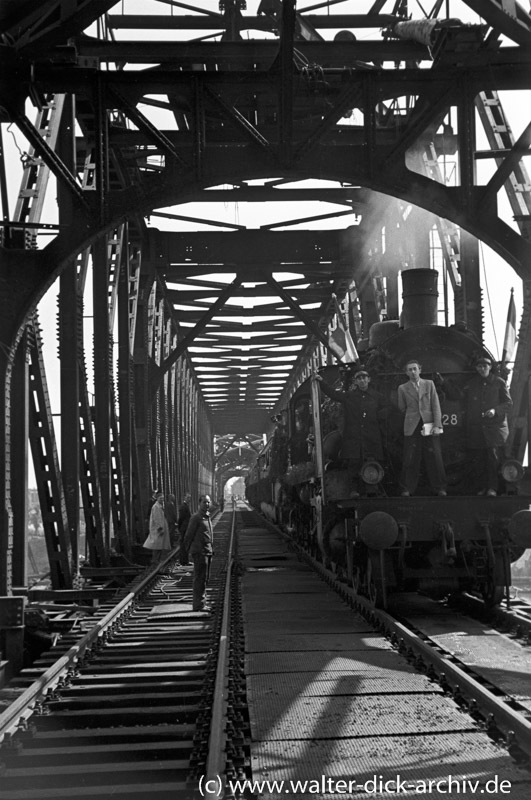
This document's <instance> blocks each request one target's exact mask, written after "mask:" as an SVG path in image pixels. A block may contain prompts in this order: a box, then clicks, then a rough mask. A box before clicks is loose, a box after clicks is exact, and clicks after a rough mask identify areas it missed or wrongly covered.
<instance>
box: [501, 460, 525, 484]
mask: <svg viewBox="0 0 531 800" xmlns="http://www.w3.org/2000/svg"><path fill="white" fill-rule="evenodd" d="M501 474H502V478H503V480H504V481H507V483H517V482H518V481H521V480H522V478H523V476H524V468H523V467H522V465H521V464H520V462H519V461H515V459H514V458H510V459H508V460H507V461H504V462H503V464H502V468H501Z"/></svg>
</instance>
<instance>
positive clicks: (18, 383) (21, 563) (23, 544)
mask: <svg viewBox="0 0 531 800" xmlns="http://www.w3.org/2000/svg"><path fill="white" fill-rule="evenodd" d="M27 338H28V337H27V332H25V333H24V334H23V336H22V338H21V341H20V342H19V345H18V347H17V351H16V354H15V360H14V364H13V379H12V387H11V479H12V480H11V507H12V510H13V573H12V578H13V585H14V586H16V587H22V586H26V583H27V569H26V557H27V548H28V436H29V403H28V392H29V375H28V351H27V346H28V341H27Z"/></svg>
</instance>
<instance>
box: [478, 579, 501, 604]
mask: <svg viewBox="0 0 531 800" xmlns="http://www.w3.org/2000/svg"><path fill="white" fill-rule="evenodd" d="M504 595H505V587H504V586H498V585H497V584H495V583H492V581H490V580H489V581H486V582H485V583H484V584H483V586H482V588H481V596H482V597H483V602H484V603H485V605H486V606H487V608H494V606H499V605H500V603H501V601H502V600H503V598H504Z"/></svg>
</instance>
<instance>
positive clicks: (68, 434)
mask: <svg viewBox="0 0 531 800" xmlns="http://www.w3.org/2000/svg"><path fill="white" fill-rule="evenodd" d="M75 148H76V143H75V109H74V100H73V97H72V96H71V95H67V96H66V97H65V100H64V106H63V113H62V115H61V124H60V128H59V133H58V138H57V153H58V155H59V157H60V158H61V159H62V161H63V163H64V164H65V166H66V167H67V168H68V169H69V170H70V171H71V172H72V173H75V169H76V150H75ZM57 203H58V209H59V222H60V223H61V224H62V225H73V224H74V214H73V207H72V197H71V194H70V192H69V191H68V190H67V189H66V188H65V187H64V185H63V183H62V181H58V183H57ZM76 267H77V263H76V259H73V260H72V261H71V263H70V264H69V265H68V267H67V269H65V270H63V272H62V273H61V277H60V280H59V301H58V302H59V358H60V365H61V372H60V375H61V474H62V477H63V489H64V493H65V504H66V514H67V520H68V533H69V537H70V545H71V548H72V574H73V575H74V576H76V575H78V574H79V511H80V508H79V479H80V474H79V473H80V453H79V364H78V358H79V353H80V352H81V351H82V348H83V339H82V336H83V318H82V303H81V302H80V298H79V297H78V281H77V268H76Z"/></svg>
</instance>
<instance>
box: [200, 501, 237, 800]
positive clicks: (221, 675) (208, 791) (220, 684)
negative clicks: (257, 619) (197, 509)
mask: <svg viewBox="0 0 531 800" xmlns="http://www.w3.org/2000/svg"><path fill="white" fill-rule="evenodd" d="M235 530H236V508H234V509H233V511H232V523H231V531H230V539H229V549H228V554H227V576H226V580H225V591H224V594H223V616H222V620H221V629H220V634H219V648H218V663H217V668H216V680H215V683H214V700H213V704H212V717H211V723H210V737H209V741H208V759H207V763H206V783H205V784H204V786H205V788H204V790H203V791H202V792H201V794H202V796H203V797H207V798H217V800H219V798H220V797H223V793H224V791H225V767H226V740H227V736H226V720H227V702H228V693H229V686H228V677H229V676H228V670H229V646H230V614H231V607H230V595H231V574H232V568H233V565H234V557H233V548H234V533H235ZM211 787H215V788H211Z"/></svg>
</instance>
